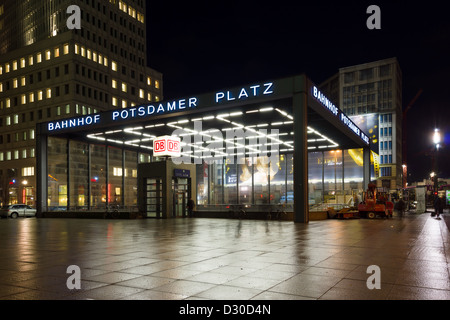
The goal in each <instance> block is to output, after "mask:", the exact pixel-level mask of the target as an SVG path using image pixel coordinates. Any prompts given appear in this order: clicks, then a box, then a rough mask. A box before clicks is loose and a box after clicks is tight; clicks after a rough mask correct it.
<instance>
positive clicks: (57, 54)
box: [55, 48, 59, 58]
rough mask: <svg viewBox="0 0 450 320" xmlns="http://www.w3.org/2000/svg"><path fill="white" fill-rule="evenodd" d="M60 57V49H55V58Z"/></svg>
mask: <svg viewBox="0 0 450 320" xmlns="http://www.w3.org/2000/svg"><path fill="white" fill-rule="evenodd" d="M58 57H59V48H55V58H58Z"/></svg>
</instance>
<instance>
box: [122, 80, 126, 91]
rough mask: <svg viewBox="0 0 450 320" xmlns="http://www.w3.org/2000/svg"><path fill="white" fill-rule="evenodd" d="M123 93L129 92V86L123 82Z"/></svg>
mask: <svg viewBox="0 0 450 320" xmlns="http://www.w3.org/2000/svg"><path fill="white" fill-rule="evenodd" d="M122 91H123V92H127V84H126V83H124V82H122Z"/></svg>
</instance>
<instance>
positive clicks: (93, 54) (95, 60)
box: [92, 51, 97, 62]
mask: <svg viewBox="0 0 450 320" xmlns="http://www.w3.org/2000/svg"><path fill="white" fill-rule="evenodd" d="M92 60H93V61H94V62H97V52H95V51H93V52H92Z"/></svg>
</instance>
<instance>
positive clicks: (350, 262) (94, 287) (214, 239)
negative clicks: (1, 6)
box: [0, 212, 450, 300]
mask: <svg viewBox="0 0 450 320" xmlns="http://www.w3.org/2000/svg"><path fill="white" fill-rule="evenodd" d="M449 218H450V215H449V213H448V212H446V213H445V215H444V216H443V217H442V219H440V220H438V219H436V218H434V217H431V216H430V214H429V213H425V214H407V215H406V216H404V217H403V218H399V217H394V218H393V219H388V220H386V219H381V218H379V219H374V220H366V219H350V220H324V221H312V222H310V223H309V224H307V225H305V224H294V223H293V222H280V221H256V220H233V219H205V218H203V219H195V218H193V219H174V220H149V219H146V220H95V219H35V218H26V219H25V218H23V219H15V220H13V219H2V220H0V300H24V299H26V300H61V299H62V300H90V299H95V300H97V299H100V300H154V299H162V300H181V299H194V300H200V299H206V300H317V299H325V300H341V299H345V300H361V299H370V300H403V299H408V300H411V299H413V300H430V299H432V300H444V299H445V300H448V299H450V276H449V272H450V232H449V229H448V227H447V224H446V222H448V221H449V220H448V219H449ZM71 265H76V266H78V267H79V268H80V269H79V270H80V274H81V288H80V289H77V288H74V289H69V288H68V284H67V283H68V282H70V284H75V283H76V276H77V273H76V272H75V273H74V274H72V273H67V268H68V267H69V266H71ZM369 266H377V267H378V268H379V269H378V271H379V272H378V271H377V270H375V271H370V269H369V272H368V267H369ZM69 278H70V279H69ZM74 279H75V280H74ZM68 280H70V281H68ZM70 284H69V286H70ZM378 284H379V288H380V289H378V288H377V286H376V285H378ZM370 286H372V287H374V286H375V288H373V289H369V287H370Z"/></svg>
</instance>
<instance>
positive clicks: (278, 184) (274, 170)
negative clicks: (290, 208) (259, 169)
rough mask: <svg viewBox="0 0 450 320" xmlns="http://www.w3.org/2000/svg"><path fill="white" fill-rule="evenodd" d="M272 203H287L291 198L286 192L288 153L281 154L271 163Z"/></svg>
mask: <svg viewBox="0 0 450 320" xmlns="http://www.w3.org/2000/svg"><path fill="white" fill-rule="evenodd" d="M270 172H271V175H270V178H271V180H270V203H271V204H287V202H288V201H289V200H291V201H292V202H293V200H294V198H293V195H292V197H291V198H292V199H288V197H287V194H286V173H287V172H286V155H284V154H280V155H278V157H277V160H276V161H274V162H271V163H270Z"/></svg>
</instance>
